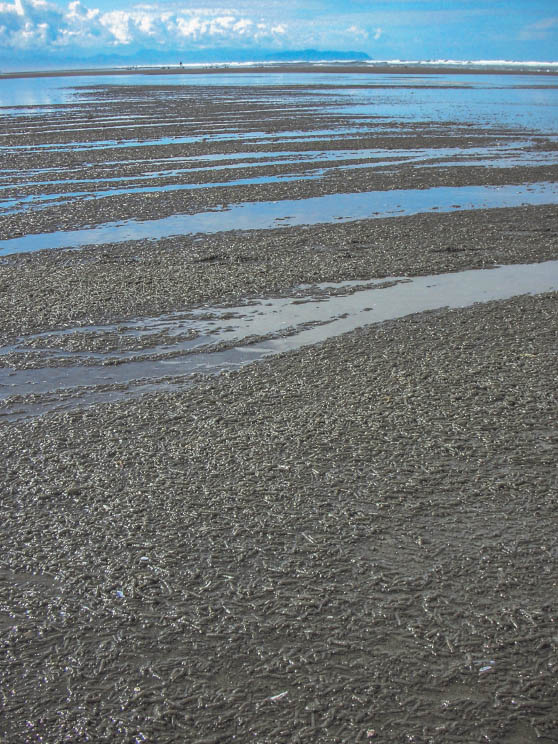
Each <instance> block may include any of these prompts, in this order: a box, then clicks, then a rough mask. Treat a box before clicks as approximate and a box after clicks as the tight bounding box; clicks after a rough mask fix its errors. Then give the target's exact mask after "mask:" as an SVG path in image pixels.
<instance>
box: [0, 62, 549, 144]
mask: <svg viewBox="0 0 558 744" xmlns="http://www.w3.org/2000/svg"><path fill="white" fill-rule="evenodd" d="M104 85H112V86H122V85H130V86H141V85H154V86H165V87H169V86H170V87H172V86H200V85H203V86H308V85H310V86H320V90H316V91H315V92H314V95H315V94H318V95H322V96H327V98H328V99H329V101H328V102H329V103H331V94H332V93H335V95H336V96H339V97H342V98H344V99H346V104H345V105H343V104H341V105H340V106H338V107H336V108H335V109H334V112H335V111H337V112H339V113H340V114H347V113H349V114H361V115H363V116H380V117H385V118H388V119H398V120H403V121H435V122H442V121H455V122H459V123H463V122H466V121H467V122H471V123H473V124H478V125H486V126H490V127H494V126H500V127H511V128H514V129H516V128H528V129H530V130H534V131H538V132H546V133H550V132H554V131H555V130H556V123H557V121H558V79H556V78H554V77H549V76H542V75H541V76H536V75H461V74H458V75H390V74H378V73H374V72H370V73H357V74H350V73H349V74H339V73H337V74H331V73H327V74H326V73H308V74H303V73H281V74H279V73H259V74H249V73H238V74H235V73H226V74H218V73H212V74H207V75H206V74H194V75H119V76H110V75H90V76H78V77H71V78H70V77H52V78H21V79H19V78H18V79H6V80H0V107H2V108H3V109H4V111H3V112H4V113H16V109H15V108H14V107H20V106H24V107H33V106H41V107H52V106H56V105H60V104H78V103H80V102H83V96H82V94H81V93H80V91H78V90H76V88H79V87H82V86H93V87H99V86H104ZM339 85H343V86H348V88H347V89H346V90H344V91H342V90H340V89H339V88H337V87H336V86H339ZM363 86H370V87H369V88H366V87H363ZM90 96H91V91H88V98H89V100H91V101H94V100H95V96H94V95H92V96H91V97H90ZM19 111H20V112H21V113H22V114H28V113H29V112H30V111H29V109H23V110H21V109H20V110H19ZM1 113H2V109H0V114H1ZM37 113H43V110H40V109H39V110H38V111H37Z"/></svg>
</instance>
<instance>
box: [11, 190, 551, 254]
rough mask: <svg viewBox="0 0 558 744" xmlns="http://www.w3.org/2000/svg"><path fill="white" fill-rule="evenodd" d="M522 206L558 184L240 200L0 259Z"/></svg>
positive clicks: (40, 237) (60, 234)
mask: <svg viewBox="0 0 558 744" xmlns="http://www.w3.org/2000/svg"><path fill="white" fill-rule="evenodd" d="M527 204H558V183H550V182H542V183H531V184H526V185H522V186H516V185H509V186H457V187H451V186H440V187H435V188H430V189H397V190H392V191H365V192H361V193H354V194H327V195H325V196H316V197H311V198H308V199H284V200H280V201H260V202H240V203H238V204H231V205H230V206H226V207H225V206H224V207H221V208H216V209H214V210H210V211H207V212H197V213H195V214H173V215H170V216H169V217H163V218H160V219H154V220H122V221H119V222H107V223H104V224H102V225H97V226H96V227H90V228H83V229H81V230H61V231H57V232H49V233H37V234H34V235H24V236H22V237H20V238H11V239H8V240H0V256H6V255H9V254H11V253H28V252H33V251H40V250H43V249H51V248H80V247H82V246H85V245H93V244H102V243H119V242H124V241H126V240H142V239H151V240H156V239H161V238H165V237H171V236H173V235H186V234H195V233H215V232H221V231H228V230H257V229H270V228H276V227H287V226H295V225H316V224H326V223H331V222H351V221H356V220H361V219H379V218H383V217H401V216H403V215H411V214H418V213H421V212H431V211H440V212H454V211H462V210H468V209H491V208H496V207H516V206H521V205H527Z"/></svg>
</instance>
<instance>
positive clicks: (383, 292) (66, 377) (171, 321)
mask: <svg viewBox="0 0 558 744" xmlns="http://www.w3.org/2000/svg"><path fill="white" fill-rule="evenodd" d="M391 282H395V284H392V285H391V286H385V285H386V283H391ZM339 289H344V290H345V292H347V293H346V294H343V295H335V294H332V293H333V292H334V291H336V290H339ZM556 290H558V261H547V262H544V263H539V264H524V265H513V266H502V267H499V268H495V269H484V270H483V269H477V270H471V271H464V272H459V273H452V274H439V275H434V276H426V277H414V278H410V279H408V278H405V277H399V278H388V279H381V280H371V281H354V282H342V283H340V284H325V285H316V286H315V287H310V288H308V287H302V288H301V287H299V288H296V289H295V290H293V294H292V295H291V296H289V297H283V298H260V299H256V300H254V299H250V300H247V301H246V302H245V303H244V304H242V305H239V306H238V307H203V308H200V309H198V310H195V311H191V312H188V313H174V314H172V315H165V316H161V317H159V318H143V319H136V320H132V321H129V322H127V323H126V324H121V325H111V326H90V327H86V328H76V329H66V330H64V331H61V332H59V333H56V332H53V333H48V334H39V335H35V336H29V337H22V338H20V339H18V341H17V343H16V344H14V345H12V346H10V347H3V348H2V349H0V354H8V353H10V352H12V351H16V350H25V351H27V352H29V351H30V347H29V346H27V345H26V344H27V343H29V342H30V341H36V340H37V339H40V338H42V339H44V342H45V346H44V347H43V349H42V351H38V350H35V353H37V355H39V357H40V355H41V354H42V355H45V356H46V357H47V358H52V353H54V354H55V355H57V356H59V357H64V358H65V361H66V363H67V362H68V361H71V360H72V357H73V358H74V359H75V360H76V362H77V363H76V364H74V365H70V366H64V367H45V368H40V369H34V370H14V369H12V368H8V367H4V368H0V419H1V420H5V421H6V420H17V419H22V418H29V417H32V416H36V415H40V414H43V413H46V412H48V411H50V410H64V409H71V408H76V407H81V406H85V405H90V404H93V403H100V402H106V401H111V400H122V399H126V398H131V397H137V396H138V395H141V394H143V393H145V392H150V391H155V390H159V391H165V390H172V389H182V388H184V387H185V386H187V385H191V384H192V380H191V379H188V376H191V375H193V374H201V375H213V374H218V373H219V372H222V371H224V370H229V369H236V368H238V367H241V366H243V365H245V364H248V363H250V362H253V361H257V360H259V359H263V358H265V357H269V356H272V355H274V354H278V353H281V352H284V351H290V350H295V349H299V348H302V347H304V346H309V345H312V344H316V343H319V342H320V341H324V340H326V339H328V338H332V337H334V336H338V335H340V334H342V333H346V332H348V331H351V330H354V329H355V328H358V327H361V326H365V325H368V324H370V323H378V322H381V321H385V320H392V319H395V318H400V317H403V316H405V315H409V314H411V313H417V312H423V311H425V310H435V309H438V308H442V307H448V308H458V307H465V306H468V305H472V304H473V303H475V302H488V301H491V300H502V299H507V298H509V297H513V296H516V295H520V294H528V293H529V294H536V293H541V292H548V291H556ZM192 331H195V332H196V333H197V334H199V335H198V336H197V337H196V338H195V339H194V340H192V339H189V340H187V341H183V340H180V338H179V339H177V343H176V344H172V343H171V344H169V343H167V344H166V345H165V346H159V345H156V344H154V345H153V347H152V348H150V349H144V350H141V352H140V351H137V352H136V351H132V352H130V351H126V352H108V353H106V354H104V355H103V354H100V353H97V354H87V356H90V357H95V358H99V357H103V358H104V360H105V361H109V362H117V364H114V365H112V364H108V365H106V366H105V365H103V364H95V365H91V366H81V365H80V364H79V361H80V360H81V359H82V357H83V356H84V352H81V353H79V354H73V353H72V352H68V351H64V350H60V347H59V348H58V351H56V337H57V336H58V337H59V338H63V337H67V336H68V335H69V334H72V333H79V334H83V335H84V336H86V335H87V334H97V335H98V334H99V333H102V332H106V333H110V334H114V333H118V334H120V335H121V336H122V337H125V336H128V337H129V336H130V335H133V336H136V337H138V338H141V337H143V338H145V336H146V335H149V334H158V333H160V332H165V333H167V334H168V335H170V336H173V335H176V336H178V337H180V336H184V335H185V334H188V333H191V332H192ZM255 336H256V337H258V336H259V337H261V336H268V338H266V339H265V340H263V341H261V342H256V343H250V339H254V337H255ZM243 341H244V345H243ZM47 344H50V346H51V348H48V346H47ZM223 344H227V345H228V347H229V348H227V349H226V350H222V345H223ZM220 349H221V350H220ZM31 350H32V349H31ZM193 352H195V353H193ZM139 353H141V354H143V355H148V354H150V353H151V354H157V355H158V357H159V358H157V359H145V358H144V359H143V360H134V359H133V358H131V357H133V355H134V354H139ZM371 353H373V349H372V350H371ZM165 354H166V355H167V358H165ZM171 354H172V355H173V356H171ZM179 378H180V379H179ZM117 385H122V386H125V387H122V388H121V389H114V387H113V388H112V389H110V386H117ZM95 386H99V389H95ZM103 388H104V389H103ZM14 396H23V397H20V398H19V399H18V398H16V399H14ZM25 396H31V397H28V398H26V397H25Z"/></svg>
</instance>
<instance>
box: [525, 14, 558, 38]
mask: <svg viewBox="0 0 558 744" xmlns="http://www.w3.org/2000/svg"><path fill="white" fill-rule="evenodd" d="M556 31H558V16H554V17H553V18H544V19H543V20H542V21H538V22H537V23H532V24H531V25H529V26H526V27H525V28H524V29H523V30H522V31H521V33H520V34H519V38H520V39H521V40H522V41H537V40H544V39H549V38H550V37H551V35H552V34H553V32H554V33H556Z"/></svg>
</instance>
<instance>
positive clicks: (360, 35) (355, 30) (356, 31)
mask: <svg viewBox="0 0 558 744" xmlns="http://www.w3.org/2000/svg"><path fill="white" fill-rule="evenodd" d="M347 33H349V34H351V35H352V36H356V37H357V39H367V38H368V31H366V30H365V29H363V28H359V27H358V26H355V25H354V24H353V25H352V26H349V28H348V29H347Z"/></svg>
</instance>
